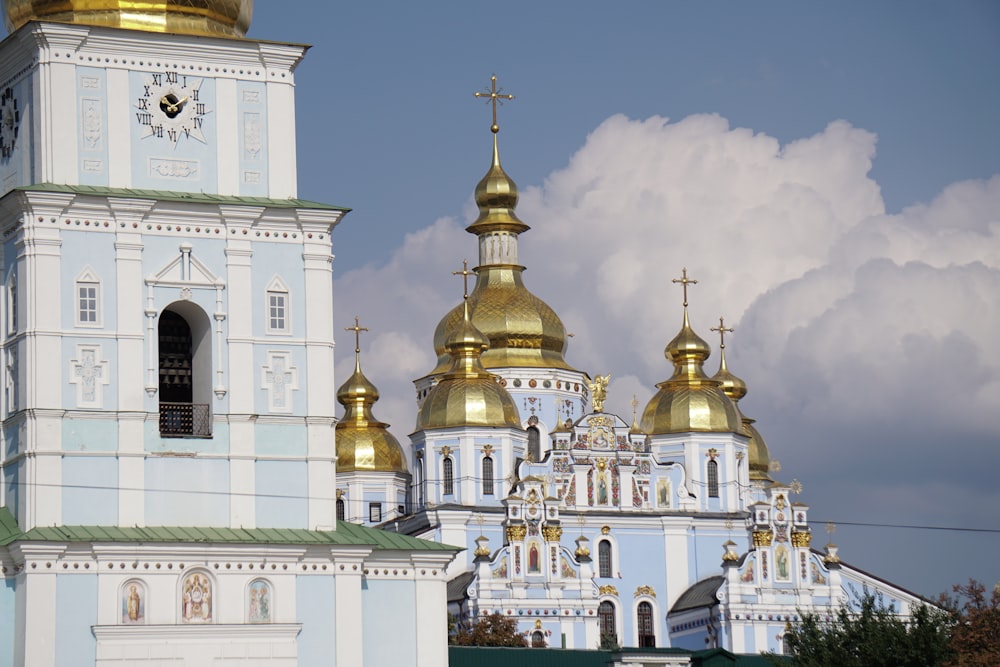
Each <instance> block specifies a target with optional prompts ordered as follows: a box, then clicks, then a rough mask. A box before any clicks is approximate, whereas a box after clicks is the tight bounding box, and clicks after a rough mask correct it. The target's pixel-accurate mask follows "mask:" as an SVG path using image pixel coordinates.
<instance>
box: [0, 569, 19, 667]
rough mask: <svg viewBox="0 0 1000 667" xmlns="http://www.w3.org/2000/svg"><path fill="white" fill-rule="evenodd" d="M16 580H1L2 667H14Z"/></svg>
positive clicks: (0, 635) (0, 643) (0, 666)
mask: <svg viewBox="0 0 1000 667" xmlns="http://www.w3.org/2000/svg"><path fill="white" fill-rule="evenodd" d="M15 591H16V586H15V583H14V579H13V578H10V579H7V578H6V577H5V578H3V579H0V667H14V608H15V600H14V598H15Z"/></svg>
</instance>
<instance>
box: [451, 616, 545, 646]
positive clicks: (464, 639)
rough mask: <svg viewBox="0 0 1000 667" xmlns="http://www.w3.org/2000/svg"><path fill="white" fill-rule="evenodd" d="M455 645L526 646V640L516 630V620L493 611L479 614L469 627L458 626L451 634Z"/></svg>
mask: <svg viewBox="0 0 1000 667" xmlns="http://www.w3.org/2000/svg"><path fill="white" fill-rule="evenodd" d="M451 643H452V644H454V645H456V646H527V645H528V640H527V639H526V638H525V636H524V635H523V634H522V633H520V632H518V631H517V620H516V619H513V618H508V617H506V616H503V615H502V614H500V613H497V612H494V613H492V614H488V615H486V616H480V617H479V618H477V619H475V620H474V621H473V622H472V625H471V626H470V627H463V628H459V630H458V632H456V633H455V634H454V635H452V636H451Z"/></svg>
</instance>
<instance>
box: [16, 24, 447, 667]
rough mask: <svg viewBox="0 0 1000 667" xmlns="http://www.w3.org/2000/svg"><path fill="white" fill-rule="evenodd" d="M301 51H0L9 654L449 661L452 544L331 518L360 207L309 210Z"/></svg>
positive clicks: (94, 45)
mask: <svg viewBox="0 0 1000 667" xmlns="http://www.w3.org/2000/svg"><path fill="white" fill-rule="evenodd" d="M305 48H306V47H303V46H299V45H291V44H276V43H261V42H254V41H250V40H243V39H222V38H207V37H195V36H186V35H175V34H174V35H170V34H156V33H147V32H135V31H129V30H119V29H112V28H99V27H88V26H82V25H66V24H56V23H44V22H35V23H29V24H27V25H25V26H24V27H22V28H21V29H19V30H17V31H16V32H15V33H14V34H12V35H11V36H10V37H8V38H7V39H6V40H5V41H4V42H3V44H2V45H0V81H2V84H0V89H2V90H4V91H6V90H9V91H10V93H8V94H6V95H5V96H4V98H3V101H0V107H5V109H0V113H4V112H5V110H13V109H14V106H13V105H14V104H15V103H16V112H17V113H16V117H15V118H16V120H15V126H16V130H17V132H16V136H12V135H10V134H7V135H5V136H4V142H3V143H4V157H3V158H2V159H0V191H2V192H0V195H2V198H0V230H2V257H0V280H2V284H3V290H2V295H0V340H2V343H0V362H2V363H0V367H2V371H3V378H4V382H3V401H2V405H0V438H2V446H0V480H2V484H0V515H2V516H0V524H2V525H4V526H5V528H4V529H3V530H0V565H2V573H3V578H2V585H0V627H3V628H4V630H3V631H0V632H3V633H4V634H3V635H2V636H0V666H6V665H33V666H34V665H39V666H48V665H53V666H55V665H70V664H72V665H81V664H86V665H117V664H162V662H161V661H163V660H175V661H178V664H201V663H200V662H199V660H201V658H202V656H203V655H205V652H206V651H207V652H208V654H214V655H217V656H220V657H222V656H225V657H226V658H227V659H229V660H231V661H233V664H254V665H259V664H268V665H298V664H303V665H318V664H331V665H333V664H341V665H360V664H387V662H392V663H393V664H412V665H438V664H442V662H443V661H446V660H447V658H446V646H445V641H446V637H445V633H446V620H445V617H444V613H443V609H444V606H445V577H444V568H445V566H446V565H447V564H448V562H449V561H450V560H451V559H452V558H453V556H454V550H453V549H448V548H441V547H439V546H438V545H426V544H424V543H421V542H419V541H415V540H406V539H404V540H403V541H402V542H386V541H385V540H382V539H381V538H380V536H378V535H375V536H374V537H373V536H372V535H373V534H372V533H371V532H370V531H369V532H368V533H366V532H365V531H364V529H360V528H353V527H351V528H348V529H342V530H341V531H340V532H338V530H337V528H338V526H337V520H336V513H335V489H336V486H337V482H336V454H335V452H336V450H335V445H334V425H335V416H334V415H335V401H334V395H335V384H334V359H333V352H334V350H333V348H334V335H333V316H332V312H333V282H332V261H333V253H332V241H331V233H332V232H333V229H334V227H335V226H336V225H337V224H338V223H339V221H340V220H341V218H342V217H343V215H344V214H345V213H346V212H347V209H344V208H341V207H336V206H330V205H325V204H316V203H312V202H305V201H302V200H298V199H296V198H295V197H296V184H295V183H296V174H295V148H294V147H295V128H294V97H293V87H294V75H293V71H294V69H295V67H296V65H297V64H298V62H299V60H300V59H301V57H302V56H303V54H304V52H305ZM170 96H172V97H170ZM168 97H169V99H168ZM164 100H166V101H164ZM182 102H183V103H182ZM171 104H173V105H174V107H173V109H171ZM81 527H92V528H91V529H84V528H81ZM269 530H280V531H292V532H290V533H289V532H285V533H269V532H267V531H269ZM344 530H347V531H348V532H347V533H345V532H343V531H344ZM143 531H147V532H143ZM295 531H298V532H295ZM282 535H283V536H282ZM390 602H391V604H389V603H390ZM435 603H438V604H439V606H440V608H441V609H442V613H441V614H439V615H433V614H421V613H419V611H418V607H420V608H422V606H423V605H425V604H435ZM385 623H390V624H392V626H393V627H394V628H395V630H394V633H395V638H396V640H397V641H394V642H388V643H387V642H385V641H384V636H383V635H382V631H381V628H383V627H384V624H385ZM54 639H57V641H54Z"/></svg>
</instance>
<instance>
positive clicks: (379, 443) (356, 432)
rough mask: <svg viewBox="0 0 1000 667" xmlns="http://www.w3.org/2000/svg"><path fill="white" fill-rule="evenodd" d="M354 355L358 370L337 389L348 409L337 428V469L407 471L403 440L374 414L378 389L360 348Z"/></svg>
mask: <svg viewBox="0 0 1000 667" xmlns="http://www.w3.org/2000/svg"><path fill="white" fill-rule="evenodd" d="M354 354H355V361H354V373H353V374H352V375H351V377H349V378H348V379H347V382H345V383H344V384H343V385H342V386H341V387H340V389H338V390H337V401H338V402H339V403H340V404H341V405H343V406H344V410H345V411H344V417H343V418H342V419H341V420H340V421H339V422H337V426H336V429H335V431H336V442H337V471H338V472H351V471H354V470H364V471H373V472H407V469H406V462H405V458H404V456H403V448H402V447H400V446H399V441H398V440H396V438H395V436H393V435H392V434H391V433H389V431H388V427H389V425H388V424H386V423H384V422H380V421H378V420H377V419H375V416H374V415H373V414H372V405H374V404H375V402H376V401H377V400H378V389H376V388H375V385H373V384H372V383H371V382H370V381H369V380H368V378H366V377H365V375H364V373H362V372H361V359H360V350H358V349H357V348H356V349H355V352H354Z"/></svg>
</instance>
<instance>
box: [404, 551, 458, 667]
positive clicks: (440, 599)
mask: <svg viewBox="0 0 1000 667" xmlns="http://www.w3.org/2000/svg"><path fill="white" fill-rule="evenodd" d="M453 557H454V555H453V554H452V555H449V556H445V557H444V558H442V556H441V554H440V553H438V552H434V553H421V552H417V553H414V554H413V556H412V557H411V560H412V562H413V569H414V575H415V579H416V582H415V584H416V585H415V593H416V595H415V596H414V607H413V614H414V617H415V618H416V622H417V661H416V664H417V667H438V666H439V665H447V664H448V617H447V615H446V614H444V613H438V612H437V611H435V612H434V613H428V612H427V610H428V609H433V610H444V609H446V608H447V606H448V590H447V583H446V580H445V576H444V573H445V566H446V565H447V564H448V563H447V560H446V559H448V558H453Z"/></svg>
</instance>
